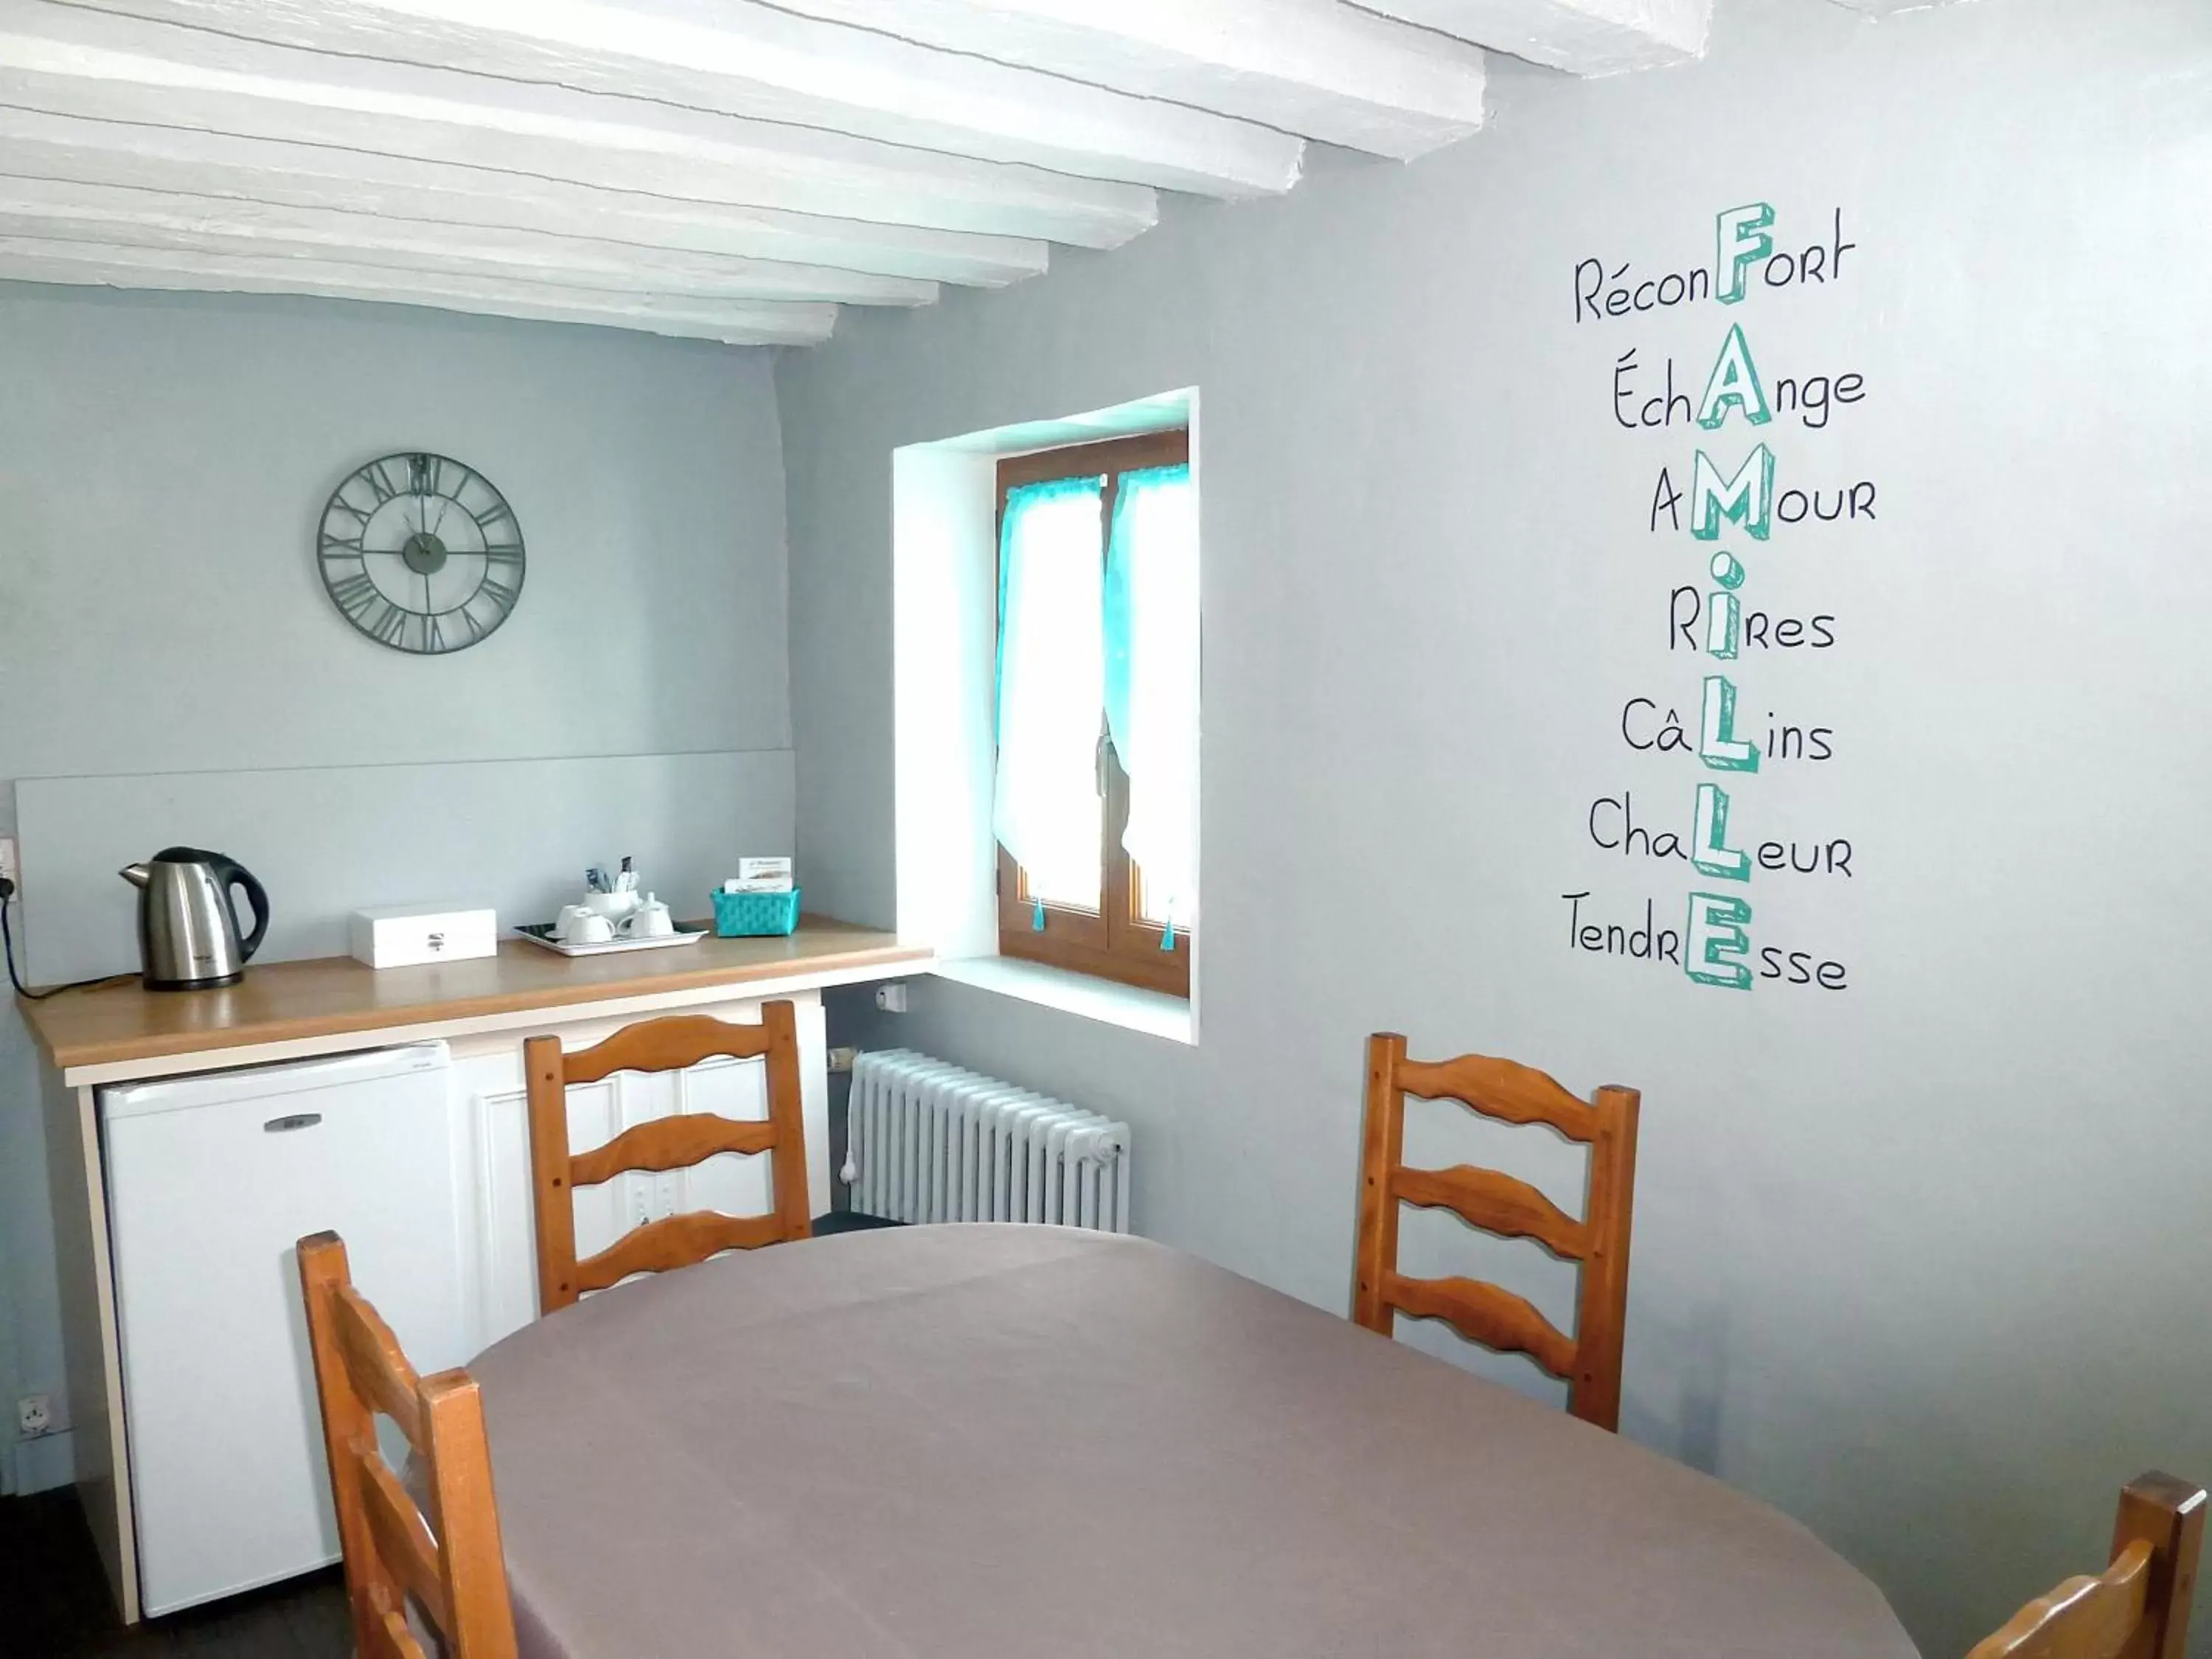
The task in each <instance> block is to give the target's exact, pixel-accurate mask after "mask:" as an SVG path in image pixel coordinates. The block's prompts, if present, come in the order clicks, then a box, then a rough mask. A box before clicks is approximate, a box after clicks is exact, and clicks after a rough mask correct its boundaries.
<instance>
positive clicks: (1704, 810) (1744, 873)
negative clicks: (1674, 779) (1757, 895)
mask: <svg viewBox="0 0 2212 1659" xmlns="http://www.w3.org/2000/svg"><path fill="white" fill-rule="evenodd" d="M1728 815H1729V798H1728V791H1727V790H1725V789H1723V788H1722V787H1720V785H1718V784H1717V783H1701V784H1699V786H1698V820H1697V834H1696V837H1695V845H1694V846H1692V848H1691V851H1690V862H1691V863H1692V864H1693V865H1695V866H1697V867H1698V871H1699V873H1700V874H1702V875H1708V876H1717V877H1719V878H1721V879H1722V880H1723V881H1749V880H1750V879H1751V855H1750V854H1748V853H1744V852H1741V851H1739V850H1738V849H1736V848H1733V847H1731V846H1729V844H1728Z"/></svg>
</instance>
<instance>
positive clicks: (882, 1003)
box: [876, 980, 906, 1014]
mask: <svg viewBox="0 0 2212 1659" xmlns="http://www.w3.org/2000/svg"><path fill="white" fill-rule="evenodd" d="M876 1006H877V1007H878V1008H880V1009H882V1010H883V1011H884V1012H885V1013H887V1014H902V1013H904V1012H906V985H905V982H904V981H897V980H895V981H892V982H891V983H890V984H889V985H878V987H876Z"/></svg>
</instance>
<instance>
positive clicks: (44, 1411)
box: [15, 1394, 54, 1440]
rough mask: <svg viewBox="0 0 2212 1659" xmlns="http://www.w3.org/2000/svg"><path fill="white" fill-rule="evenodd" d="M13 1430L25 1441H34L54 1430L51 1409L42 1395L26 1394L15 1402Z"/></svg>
mask: <svg viewBox="0 0 2212 1659" xmlns="http://www.w3.org/2000/svg"><path fill="white" fill-rule="evenodd" d="M15 1429H16V1432H17V1433H19V1434H20V1435H21V1437H23V1438H24V1439H26V1440H35V1439H37V1438H38V1437H40V1435H42V1434H52V1432H53V1430H54V1413H53V1407H52V1406H51V1405H49V1404H48V1403H47V1401H46V1395H42V1394H27V1395H24V1396H23V1397H22V1398H21V1400H18V1401H16V1402H15Z"/></svg>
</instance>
